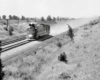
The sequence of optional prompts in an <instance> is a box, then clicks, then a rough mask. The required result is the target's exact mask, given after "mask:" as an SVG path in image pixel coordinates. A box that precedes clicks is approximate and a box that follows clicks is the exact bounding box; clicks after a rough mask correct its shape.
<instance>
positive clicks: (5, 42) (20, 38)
mask: <svg viewBox="0 0 100 80" xmlns="http://www.w3.org/2000/svg"><path fill="white" fill-rule="evenodd" d="M25 39H26V37H25V36H22V37H19V38H17V39H16V38H15V39H13V40H8V41H2V42H1V46H5V45H8V44H11V43H15V42H18V41H21V40H25Z"/></svg>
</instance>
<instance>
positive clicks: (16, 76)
mask: <svg viewBox="0 0 100 80" xmlns="http://www.w3.org/2000/svg"><path fill="white" fill-rule="evenodd" d="M99 21H100V20H97V21H93V22H91V23H89V24H86V25H83V26H80V27H78V28H76V29H74V35H75V37H74V42H73V41H71V39H70V38H69V37H68V36H67V32H65V33H63V34H61V35H59V36H57V37H55V38H53V39H52V40H53V42H52V40H50V41H51V42H50V41H49V43H48V41H47V42H45V44H46V43H48V45H46V46H44V47H41V46H40V47H41V48H40V49H38V50H36V51H35V52H34V51H32V52H30V53H28V54H25V55H23V56H21V57H19V58H17V59H14V60H13V61H11V62H10V63H9V65H7V66H5V68H4V71H5V74H6V76H5V79H4V80H100V54H99V50H100V49H99V48H100V40H99V39H100V22H99ZM61 55H63V56H61ZM65 56H66V57H65Z"/></svg>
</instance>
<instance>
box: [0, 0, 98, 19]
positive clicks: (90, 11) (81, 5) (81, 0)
mask: <svg viewBox="0 0 100 80" xmlns="http://www.w3.org/2000/svg"><path fill="white" fill-rule="evenodd" d="M2 15H7V16H8V15H17V16H22V15H24V16H26V17H38V18H40V17H42V16H43V17H47V16H48V15H51V16H52V17H58V16H59V17H73V18H81V17H90V16H100V0H0V16H2Z"/></svg>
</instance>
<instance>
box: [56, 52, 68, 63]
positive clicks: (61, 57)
mask: <svg viewBox="0 0 100 80" xmlns="http://www.w3.org/2000/svg"><path fill="white" fill-rule="evenodd" d="M58 60H59V61H62V62H65V63H67V62H68V61H67V56H66V54H65V52H63V53H62V54H60V56H58Z"/></svg>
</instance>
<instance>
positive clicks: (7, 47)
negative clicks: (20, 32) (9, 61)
mask: <svg viewBox="0 0 100 80" xmlns="http://www.w3.org/2000/svg"><path fill="white" fill-rule="evenodd" d="M29 42H30V41H28V40H23V41H20V42H17V43H13V44H10V45H6V46H2V47H1V49H2V50H1V51H0V52H5V51H7V50H10V49H13V48H15V47H18V46H21V45H24V44H26V43H29Z"/></svg>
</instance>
